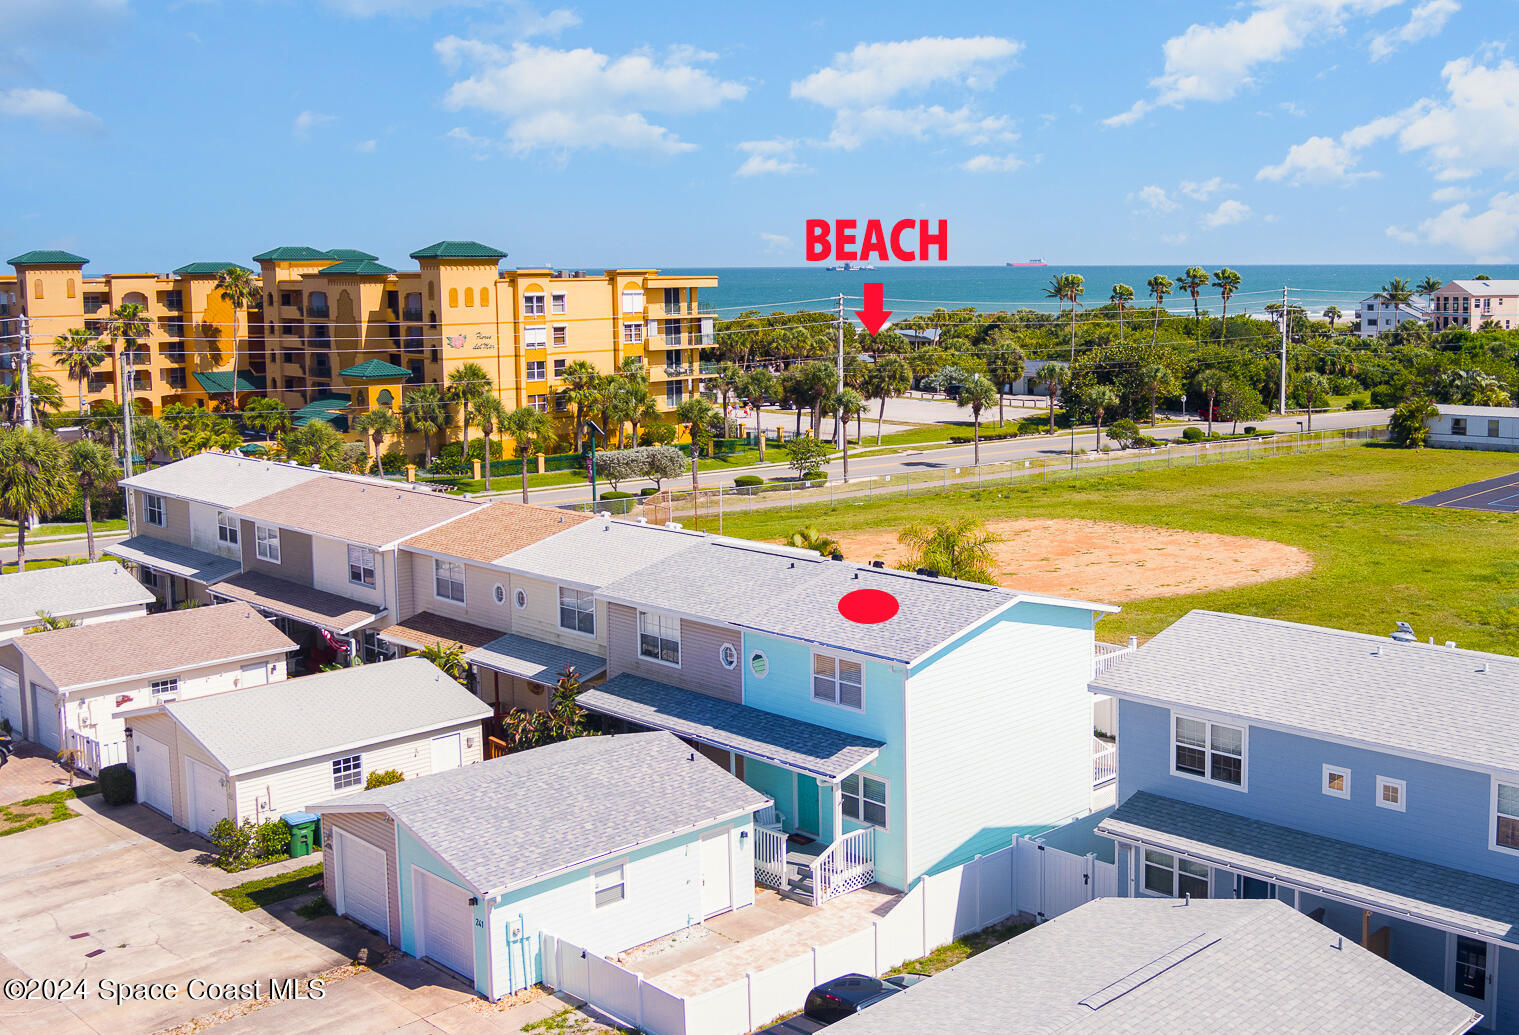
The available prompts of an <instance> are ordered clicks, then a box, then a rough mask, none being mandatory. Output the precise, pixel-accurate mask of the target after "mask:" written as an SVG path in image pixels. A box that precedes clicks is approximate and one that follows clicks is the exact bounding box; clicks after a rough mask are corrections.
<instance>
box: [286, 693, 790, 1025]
mask: <svg viewBox="0 0 1519 1035" xmlns="http://www.w3.org/2000/svg"><path fill="white" fill-rule="evenodd" d="M382 667H385V668H389V667H391V666H390V665H385V666H382ZM767 804H768V802H767V800H766V799H765V797H764V795H762V794H760V793H759V792H758V791H755V790H754V789H752V788H750V787H747V786H745V785H744V783H743V781H741V780H738V779H736V778H735V777H733V776H730V775H729V774H728V773H726V772H724V771H723V770H722V769H721V768H719V767H718V766H717V765H715V764H714V763H712V762H711V761H710V760H708V759H707V758H705V757H704V756H703V755H702V754H701V753H700V752H698V751H695V750H693V749H692V748H690V747H688V746H686V745H685V744H683V743H681V742H680V741H679V740H678V739H676V738H675V737H673V736H671V735H670V734H668V733H663V732H658V733H633V734H623V735H619V736H604V737H582V738H580V739H577V740H570V741H565V742H562V743H559V744H551V745H548V746H547V747H541V748H535V749H533V750H531V751H523V752H519V753H517V754H513V755H506V756H503V757H501V758H495V759H492V760H490V761H488V762H483V763H481V764H480V765H477V766H471V767H469V768H467V769H461V770H459V771H457V772H451V773H443V774H441V775H438V776H431V777H426V778H423V779H420V780H408V781H406V782H405V783H397V784H392V785H390V786H388V787H380V788H376V789H375V790H372V791H363V792H361V793H358V794H353V795H349V796H347V797H343V798H337V799H333V800H331V801H326V802H323V803H321V804H316V805H311V806H310V809H311V811H313V812H316V813H319V814H320V815H321V817H322V853H323V860H322V861H323V863H324V867H323V879H324V881H325V883H326V888H327V898H328V901H330V902H332V903H333V905H334V906H335V907H336V908H337V910H338V912H340V913H343V914H345V915H347V916H350V917H353V918H354V919H356V920H358V921H360V922H361V923H364V924H367V925H369V926H370V927H373V928H374V929H375V930H377V931H379V932H380V933H382V934H384V935H385V936H386V937H387V938H388V939H389V941H390V942H391V944H393V945H398V946H400V947H401V948H402V949H403V950H404V951H406V952H408V953H411V954H412V955H413V956H417V957H424V956H425V957H428V958H430V959H433V960H435V961H437V962H438V963H440V964H442V965H443V966H445V967H447V968H449V969H450V970H453V971H455V972H457V973H459V974H460V975H462V976H463V977H465V978H466V979H468V980H470V981H472V982H473V983H474V986H475V988H476V989H477V990H478V991H479V992H480V993H481V994H482V995H484V996H486V997H487V998H490V999H498V998H500V997H501V996H503V995H509V994H511V993H512V992H515V991H518V990H520V989H523V988H526V987H528V986H530V985H532V984H534V983H535V982H537V981H539V980H541V979H542V977H543V970H542V965H541V961H540V958H539V943H540V941H541V939H540V937H539V934H540V932H547V933H549V934H555V935H559V936H561V937H565V938H569V939H572V940H574V941H575V942H576V944H579V945H584V946H586V947H587V948H589V949H590V950H591V951H593V952H597V953H602V954H610V953H614V952H620V951H622V950H625V949H629V948H632V947H633V946H635V945H641V944H642V943H644V942H646V941H650V940H652V939H654V938H658V937H660V936H662V935H666V934H669V933H671V932H672V931H678V930H681V929H683V928H686V927H690V926H692V925H693V924H699V923H701V922H702V921H703V920H704V919H706V918H707V917H709V916H715V915H716V914H718V913H721V912H725V911H727V910H731V909H736V908H739V907H741V906H746V905H750V904H752V903H753V901H754V836H753V833H754V824H753V820H754V813H755V812H756V811H757V810H759V809H761V808H763V807H765V806H766V805H767Z"/></svg>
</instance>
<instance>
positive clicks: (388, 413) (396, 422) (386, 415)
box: [353, 406, 490, 488]
mask: <svg viewBox="0 0 1519 1035" xmlns="http://www.w3.org/2000/svg"><path fill="white" fill-rule="evenodd" d="M353 430H354V431H357V432H359V433H360V434H362V435H364V436H365V438H367V439H368V440H369V441H370V442H372V443H374V463H375V467H377V468H378V469H379V472H380V477H381V478H383V477H385V460H384V458H383V456H382V455H381V447H382V446H383V445H385V440H386V439H387V438H390V437H391V436H393V435H399V434H401V432H402V431H404V430H405V425H403V424H402V423H401V418H400V417H397V416H396V411H394V410H392V409H391V408H390V407H389V406H376V407H375V408H374V409H372V410H370V411H368V412H367V413H361V414H359V415H358V416H357V417H355V418H354V420H353ZM488 442H489V437H488V436H487V443H488ZM486 450H487V452H489V445H487V447H486ZM486 487H487V488H489V487H490V481H489V479H487V481H486Z"/></svg>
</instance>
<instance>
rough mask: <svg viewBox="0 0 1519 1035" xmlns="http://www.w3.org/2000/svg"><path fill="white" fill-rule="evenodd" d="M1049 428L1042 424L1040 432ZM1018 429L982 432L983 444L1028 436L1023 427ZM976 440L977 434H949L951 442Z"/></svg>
mask: <svg viewBox="0 0 1519 1035" xmlns="http://www.w3.org/2000/svg"><path fill="white" fill-rule="evenodd" d="M1048 427H1049V425H1048V424H1042V425H1040V430H1045V429H1047V428H1048ZM1018 428H1019V430H1017V431H983V432H981V441H982V442H998V441H1001V440H1002V439H1006V438H1017V437H1018V436H1019V435H1023V434H1028V432H1025V431H1024V430H1022V428H1023V426H1022V425H1021V424H1020V425H1019V426H1018ZM975 440H976V434H975V432H965V431H952V432H950V433H949V441H950V442H955V443H966V442H974V441H975Z"/></svg>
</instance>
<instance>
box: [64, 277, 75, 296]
mask: <svg viewBox="0 0 1519 1035" xmlns="http://www.w3.org/2000/svg"><path fill="white" fill-rule="evenodd" d="M64 288H65V290H66V291H67V293H68V296H69V297H70V298H73V297H74V278H73V277H70V278H69V279H68V280H67V281H65V282H64Z"/></svg>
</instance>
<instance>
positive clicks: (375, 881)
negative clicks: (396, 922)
mask: <svg viewBox="0 0 1519 1035" xmlns="http://www.w3.org/2000/svg"><path fill="white" fill-rule="evenodd" d="M333 833H334V834H335V835H336V840H335V841H334V843H333V849H332V850H333V851H334V852H335V853H336V854H337V867H338V901H337V909H338V912H339V913H342V914H343V915H344V916H351V917H353V918H354V919H355V920H357V921H358V922H359V923H361V924H367V925H368V926H370V927H373V928H374V929H375V930H376V931H379V932H380V933H382V934H384V935H385V936H386V937H387V938H388V937H390V921H389V915H390V914H389V909H388V906H387V898H386V894H385V870H386V864H385V853H384V852H382V851H381V850H380V849H378V848H376V847H375V846H374V845H372V844H370V843H369V842H368V841H362V840H360V839H359V838H357V837H354V836H353V835H352V834H347V833H344V832H343V831H341V830H336V831H334V832H333Z"/></svg>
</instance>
